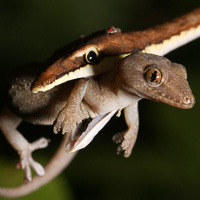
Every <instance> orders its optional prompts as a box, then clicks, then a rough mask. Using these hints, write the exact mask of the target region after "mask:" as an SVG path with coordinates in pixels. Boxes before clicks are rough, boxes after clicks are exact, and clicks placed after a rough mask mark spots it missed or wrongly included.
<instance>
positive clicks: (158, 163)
mask: <svg viewBox="0 0 200 200" xmlns="http://www.w3.org/2000/svg"><path fill="white" fill-rule="evenodd" d="M199 4H200V3H199V1H194V0H193V1H192V0H176V1H175V0H168V1H158V0H148V1H147V0H123V1H119V0H110V1H108V0H99V1H91V0H85V1H67V0H48V1H47V0H34V1H33V0H30V1H27V0H18V1H12V0H4V1H3V0H0V66H1V67H0V69H1V73H0V79H1V80H0V84H1V88H2V85H3V84H4V78H5V77H7V76H8V74H9V73H10V72H11V71H12V70H13V69H14V68H16V67H18V66H19V65H22V64H25V63H28V62H33V61H40V62H45V61H46V60H47V59H48V58H49V57H50V56H51V54H52V53H53V52H54V51H55V50H56V49H58V48H59V47H62V46H64V45H66V44H67V43H69V42H71V41H73V40H75V39H77V38H79V37H80V35H83V34H86V35H87V34H90V33H92V32H94V31H97V30H100V29H105V28H107V27H109V26H111V25H114V26H116V27H120V28H121V29H122V30H123V31H131V30H141V29H145V28H148V27H151V26H153V25H155V24H159V23H162V22H165V21H167V20H170V19H172V18H173V17H175V16H179V15H181V14H184V13H186V12H189V11H191V10H192V9H194V8H196V7H198V6H199ZM166 57H167V58H169V59H170V60H171V61H174V62H177V63H181V64H183V65H184V66H186V68H187V71H188V81H189V83H190V86H191V88H192V91H193V93H194V95H195V97H196V104H195V106H194V108H193V109H191V110H181V109H178V108H172V107H170V106H168V105H164V104H161V103H155V102H152V101H148V100H142V101H141V102H140V103H139V113H140V130H139V136H138V140H137V142H136V145H135V147H134V150H133V153H132V155H131V157H130V158H128V159H126V158H123V156H118V155H116V154H115V152H116V148H117V146H116V145H115V144H113V142H112V140H111V138H112V135H113V134H114V133H116V132H119V131H122V130H124V129H125V128H126V126H125V123H124V119H123V117H121V118H113V119H112V120H111V122H109V124H108V125H107V126H106V127H105V128H104V129H103V130H102V131H101V132H100V133H99V134H98V135H97V136H96V138H95V139H94V141H93V142H92V143H91V144H90V145H89V146H88V147H87V148H85V149H83V150H81V151H80V152H79V154H78V155H77V157H76V158H75V159H74V161H73V162H72V164H71V165H70V166H69V167H68V168H67V169H66V170H65V171H64V173H62V174H61V175H60V176H59V177H58V178H56V179H55V180H54V181H52V182H51V183H50V184H48V185H47V186H45V187H43V188H42V189H40V190H39V191H37V192H35V193H33V194H31V195H29V196H26V197H24V198H19V199H27V200H30V199H43V198H48V199H58V200H62V199H69V200H71V199H74V200H75V199H102V200H105V199H116V200H118V199H119V200H121V199H134V200H146V199H148V200H149V199H154V200H156V199H197V198H198V196H199V195H200V191H199V187H200V145H199V144H200V135H199V129H200V108H199V107H200V104H199V100H200V92H199V88H200V87H199V85H200V79H199V76H200V69H199V57H200V40H199V39H198V40H196V41H194V42H191V43H190V44H187V45H185V46H184V47H181V48H180V49H177V50H175V51H173V52H171V53H170V54H168V55H166ZM1 90H2V89H1ZM2 98H3V97H2ZM19 129H20V131H22V132H23V133H25V134H24V135H25V136H26V138H28V139H29V140H30V141H33V140H35V139H36V138H38V137H40V136H41V135H45V136H46V137H51V139H52V140H53V141H52V142H51V144H50V146H49V147H48V149H45V150H40V151H37V152H35V153H34V158H36V160H40V161H41V162H42V163H46V162H47V161H48V159H49V157H50V156H51V155H52V154H53V152H54V151H55V149H56V147H57V145H58V142H59V139H60V136H54V135H53V133H52V127H43V126H34V125H30V124H28V123H23V124H22V125H20V127H19ZM17 162H18V157H17V154H16V153H15V152H14V150H13V149H12V148H11V147H10V146H9V144H8V143H7V141H6V140H5V139H4V137H3V136H2V134H1V135H0V185H1V186H14V185H17V184H20V183H22V181H23V172H21V171H19V170H16V169H15V165H16V164H17ZM0 199H4V198H1V197H0Z"/></svg>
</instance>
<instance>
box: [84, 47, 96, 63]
mask: <svg viewBox="0 0 200 200" xmlns="http://www.w3.org/2000/svg"><path fill="white" fill-rule="evenodd" d="M84 56H85V61H86V62H87V63H88V64H93V63H97V62H98V57H99V52H98V50H97V49H96V48H95V47H90V48H88V49H87V51H86V53H85V55H84Z"/></svg>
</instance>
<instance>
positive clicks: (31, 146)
mask: <svg viewBox="0 0 200 200" xmlns="http://www.w3.org/2000/svg"><path fill="white" fill-rule="evenodd" d="M49 142H50V140H49V139H46V138H40V139H38V140H36V141H34V142H33V143H28V145H27V146H26V148H24V149H23V150H21V151H19V155H20V162H19V163H18V164H17V168H21V169H23V170H24V179H25V182H30V181H31V180H32V175H31V167H32V168H33V169H34V171H35V172H36V173H37V175H39V176H43V175H44V174H45V170H44V168H43V166H42V165H41V164H39V163H38V162H36V161H35V160H33V158H32V152H33V151H35V150H37V149H43V148H46V147H47V146H48V143H49Z"/></svg>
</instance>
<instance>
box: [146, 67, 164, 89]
mask: <svg viewBox="0 0 200 200" xmlns="http://www.w3.org/2000/svg"><path fill="white" fill-rule="evenodd" d="M144 75H145V79H146V81H147V83H148V84H149V85H151V86H159V85H160V84H161V81H162V73H161V71H160V70H158V69H157V68H154V67H149V68H148V69H147V70H146V71H145V74H144Z"/></svg>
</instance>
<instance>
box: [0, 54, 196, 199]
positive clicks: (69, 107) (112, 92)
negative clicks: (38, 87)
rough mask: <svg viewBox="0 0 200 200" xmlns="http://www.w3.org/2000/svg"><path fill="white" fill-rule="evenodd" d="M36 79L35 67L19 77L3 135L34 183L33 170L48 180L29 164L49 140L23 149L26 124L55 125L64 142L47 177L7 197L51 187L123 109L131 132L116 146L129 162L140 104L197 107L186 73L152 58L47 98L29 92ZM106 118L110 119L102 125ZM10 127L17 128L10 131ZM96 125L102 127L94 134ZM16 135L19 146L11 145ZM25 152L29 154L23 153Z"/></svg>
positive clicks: (138, 57)
mask: <svg viewBox="0 0 200 200" xmlns="http://www.w3.org/2000/svg"><path fill="white" fill-rule="evenodd" d="M36 74H37V73H36V70H35V67H34V71H33V72H31V73H30V72H25V73H20V75H19V76H17V77H16V78H15V79H14V80H13V82H11V85H10V87H9V90H8V102H9V103H8V104H7V108H4V110H3V111H2V113H1V117H0V127H1V130H2V131H3V132H4V134H5V136H6V137H7V138H8V140H10V141H9V142H10V143H11V144H12V145H13V147H14V148H15V149H16V150H18V147H20V150H18V152H19V153H20V152H22V151H24V153H23V154H22V155H21V159H22V161H21V162H22V163H23V162H25V163H26V164H25V166H26V169H25V171H26V176H27V174H28V176H27V178H29V179H31V177H30V176H31V174H30V173H29V168H30V166H29V165H31V166H32V167H33V168H34V169H35V170H36V172H37V173H38V174H39V175H43V174H42V172H43V170H42V167H41V166H40V165H39V163H37V162H35V161H34V162H30V163H29V161H32V160H33V159H32V157H31V152H32V151H33V150H35V149H37V148H44V147H46V146H47V144H48V140H47V139H45V138H42V139H40V140H39V145H35V142H34V143H33V144H34V145H32V144H30V143H28V142H27V141H26V142H25V145H23V144H22V143H21V141H20V140H21V137H22V136H21V135H20V133H19V132H17V131H16V127H17V126H18V125H19V123H20V122H21V121H22V119H23V120H27V121H30V122H32V123H36V124H46V125H54V132H55V133H57V132H59V131H60V130H61V131H62V132H63V134H64V138H63V141H62V144H61V146H60V148H59V149H58V151H57V152H56V154H55V156H54V157H53V158H52V160H51V162H50V164H48V166H47V168H46V172H45V173H46V174H45V176H43V177H39V176H37V177H35V178H34V179H33V181H32V182H30V183H28V184H25V185H22V186H19V187H17V188H11V189H6V188H0V195H2V196H7V197H17V196H22V195H25V194H28V193H30V192H31V191H34V190H36V189H37V188H39V187H40V186H41V185H43V184H45V183H46V182H48V181H49V180H50V179H52V178H53V177H54V176H56V175H57V174H58V173H60V172H61V171H62V169H63V168H64V167H65V166H66V165H67V164H69V162H70V161H71V159H72V158H73V156H74V155H75V153H74V152H75V151H77V150H79V149H81V148H84V147H85V146H86V145H88V143H90V142H91V140H92V139H93V137H94V136H95V135H96V134H97V133H98V131H99V130H100V128H102V127H103V126H104V125H105V124H106V123H107V122H108V121H109V119H110V118H111V117H112V116H113V115H114V114H115V113H116V112H117V110H118V109H122V108H123V109H124V115H125V121H126V123H127V126H128V129H127V130H126V131H124V132H122V133H117V134H115V135H114V136H113V141H114V142H115V143H117V144H118V145H119V146H118V149H117V152H123V153H124V156H125V157H128V156H130V154H131V151H132V148H133V146H134V144H135V141H136V138H137V132H138V125H139V118H138V101H140V100H141V99H143V98H146V99H150V100H154V101H158V102H162V103H166V104H169V105H171V106H175V107H178V108H183V109H189V108H192V107H193V105H194V103H195V98H194V96H193V95H192V92H191V90H190V87H189V85H188V82H187V73H186V70H185V68H184V67H183V66H182V65H179V64H176V63H172V62H170V61H169V60H168V59H166V58H164V57H160V56H157V55H153V54H145V53H136V54H132V55H130V56H128V57H126V58H123V59H122V60H121V61H120V62H119V63H118V65H117V66H116V67H115V68H114V69H112V70H110V71H108V72H105V73H103V74H100V75H98V76H96V77H91V78H85V79H80V80H78V81H72V82H69V83H68V84H62V85H59V86H58V87H55V88H53V89H52V90H49V91H47V92H45V93H42V92H40V93H37V94H34V93H32V92H31V90H30V87H31V84H32V83H33V81H34V79H35V76H36ZM67 99H68V100H67ZM66 101H67V103H66ZM38 102H40V103H38ZM8 108H9V109H8ZM14 113H15V114H14ZM102 119H106V120H103V122H102V121H101V120H102ZM10 124H11V125H12V126H10V128H7V127H8V125H10ZM85 124H87V125H88V126H85ZM94 124H97V126H99V127H100V128H99V127H98V129H96V130H93V128H94V127H95V126H94ZM99 124H100V125H99ZM94 129H95V128H94ZM7 134H10V135H9V136H8V135H7ZM13 135H14V137H15V141H12V136H13ZM82 136H83V137H82ZM17 137H19V141H18V138H17ZM80 138H81V140H80ZM23 140H24V138H23ZM79 140H80V141H79ZM36 144H38V141H37V142H36ZM27 146H29V148H27ZM32 146H34V148H33V147H32ZM24 147H25V149H22V148H24ZM30 147H31V148H30ZM64 149H65V151H66V152H68V154H66V152H65V151H64ZM23 156H25V157H23ZM24 160H25V161H24ZM35 163H36V164H35ZM38 166H39V167H38Z"/></svg>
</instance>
